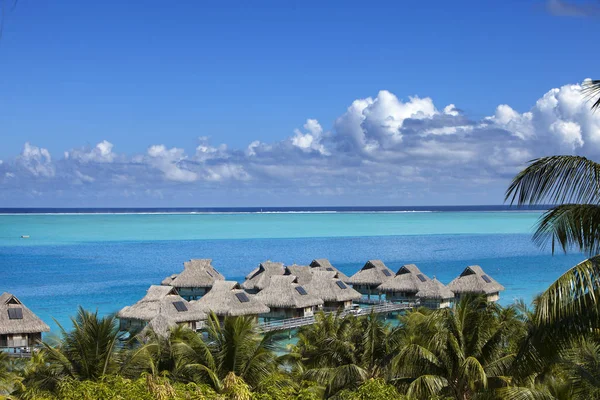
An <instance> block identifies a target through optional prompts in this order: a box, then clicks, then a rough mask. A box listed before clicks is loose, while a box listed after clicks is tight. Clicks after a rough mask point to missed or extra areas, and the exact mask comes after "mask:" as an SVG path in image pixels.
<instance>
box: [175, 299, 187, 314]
mask: <svg viewBox="0 0 600 400" xmlns="http://www.w3.org/2000/svg"><path fill="white" fill-rule="evenodd" d="M173 305H174V306H175V308H176V309H177V311H178V312H182V311H187V310H188V308H187V306H186V305H185V304H184V303H183V301H174V302H173Z"/></svg>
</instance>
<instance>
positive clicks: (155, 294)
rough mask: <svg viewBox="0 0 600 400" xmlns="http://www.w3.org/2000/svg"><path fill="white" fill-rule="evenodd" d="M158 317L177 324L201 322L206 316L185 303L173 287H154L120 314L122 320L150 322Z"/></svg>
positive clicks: (196, 308)
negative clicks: (163, 317)
mask: <svg viewBox="0 0 600 400" xmlns="http://www.w3.org/2000/svg"><path fill="white" fill-rule="evenodd" d="M158 315H163V316H165V317H167V318H168V319H171V320H173V321H174V322H176V323H179V322H191V321H200V320H203V319H205V318H206V314H205V313H204V312H203V311H202V310H201V309H199V308H198V307H195V306H194V305H193V304H191V303H188V302H187V301H185V300H184V299H183V298H182V297H181V296H179V294H177V290H176V289H175V288H174V287H171V286H158V285H152V286H150V288H149V289H148V292H147V293H146V295H145V296H144V297H143V298H142V299H141V300H140V301H138V302H137V303H135V304H134V305H132V306H127V307H124V308H123V309H121V311H119V312H118V314H117V316H118V317H119V318H122V319H137V320H141V321H148V322H150V321H151V320H153V319H154V318H155V317H157V316H158Z"/></svg>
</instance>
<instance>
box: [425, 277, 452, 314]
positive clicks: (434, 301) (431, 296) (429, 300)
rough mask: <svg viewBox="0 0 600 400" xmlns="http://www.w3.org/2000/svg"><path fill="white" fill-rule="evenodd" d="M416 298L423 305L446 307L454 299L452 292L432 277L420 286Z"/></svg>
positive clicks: (434, 307)
mask: <svg viewBox="0 0 600 400" xmlns="http://www.w3.org/2000/svg"><path fill="white" fill-rule="evenodd" d="M416 298H417V299H418V300H419V303H420V304H421V305H422V306H424V307H428V308H433V309H436V308H448V307H450V306H451V305H452V302H453V301H454V293H453V292H452V291H451V290H450V289H448V288H447V287H446V286H445V285H444V284H443V283H442V282H440V281H438V280H437V279H436V278H435V277H434V278H433V279H431V280H429V281H427V282H425V283H424V284H423V285H422V286H421V289H419V291H418V292H417V294H416Z"/></svg>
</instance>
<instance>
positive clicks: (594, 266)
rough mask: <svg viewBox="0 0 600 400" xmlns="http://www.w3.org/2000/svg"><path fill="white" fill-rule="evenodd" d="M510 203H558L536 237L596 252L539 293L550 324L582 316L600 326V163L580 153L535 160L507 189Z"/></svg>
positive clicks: (544, 218) (543, 241)
mask: <svg viewBox="0 0 600 400" xmlns="http://www.w3.org/2000/svg"><path fill="white" fill-rule="evenodd" d="M506 200H507V201H508V200H509V201H510V202H511V204H518V205H532V204H557V205H556V206H555V207H552V208H551V209H549V210H548V211H547V212H545V213H544V215H543V216H542V218H541V219H540V220H539V222H538V225H537V229H536V232H535V233H534V241H535V242H536V243H537V244H539V245H540V246H542V247H543V246H545V245H547V244H548V243H550V244H551V249H552V252H554V251H555V250H556V247H557V246H558V247H560V248H561V249H562V250H563V251H565V252H566V251H567V250H569V249H577V250H579V251H582V252H585V253H587V254H588V255H589V256H591V258H590V259H588V260H585V261H583V262H582V263H580V264H578V265H576V266H575V267H573V268H572V269H570V270H568V271H567V272H566V273H564V274H563V275H562V276H561V277H560V278H559V279H558V280H556V281H555V282H554V283H553V284H552V285H551V286H550V287H549V288H548V289H547V290H546V292H544V293H543V294H542V296H540V298H539V299H538V312H539V314H540V318H541V319H542V320H543V321H545V322H546V323H549V324H557V325H561V324H562V322H561V321H582V322H585V323H587V324H588V327H589V325H591V326H592V327H597V326H598V321H599V319H598V311H597V304H598V296H600V285H599V284H598V283H599V282H598V279H599V276H600V266H599V265H598V262H599V261H600V259H599V258H597V257H594V256H595V255H596V254H598V253H600V164H598V163H596V162H594V161H591V160H588V159H587V158H585V157H579V156H552V157H543V158H539V159H536V160H533V161H532V162H531V163H530V164H529V166H528V167H527V168H525V169H524V170H523V171H521V172H520V173H519V174H518V175H517V176H516V177H515V178H514V179H513V181H512V183H511V185H510V186H509V188H508V190H507V191H506Z"/></svg>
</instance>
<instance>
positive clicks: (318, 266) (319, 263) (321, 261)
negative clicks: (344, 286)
mask: <svg viewBox="0 0 600 400" xmlns="http://www.w3.org/2000/svg"><path fill="white" fill-rule="evenodd" d="M310 267H311V268H314V269H315V270H317V271H329V272H331V271H335V272H336V273H337V277H338V278H339V279H341V280H342V282H344V283H348V280H349V279H350V278H349V277H348V276H347V275H346V274H344V273H343V272H342V271H340V270H339V269H337V268H336V267H334V266H333V265H331V263H330V262H329V260H328V259H326V258H317V259H314V260H312V262H311V263H310Z"/></svg>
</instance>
